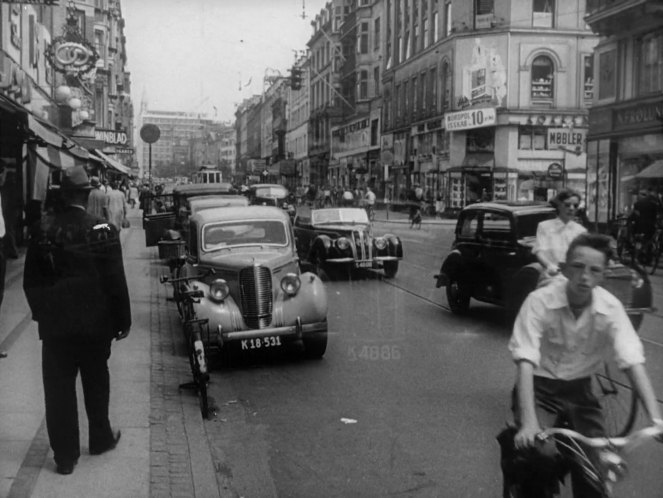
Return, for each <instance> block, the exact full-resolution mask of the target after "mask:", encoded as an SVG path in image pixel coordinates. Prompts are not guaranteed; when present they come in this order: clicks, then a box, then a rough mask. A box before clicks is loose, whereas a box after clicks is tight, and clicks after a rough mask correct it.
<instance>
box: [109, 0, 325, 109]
mask: <svg viewBox="0 0 663 498" xmlns="http://www.w3.org/2000/svg"><path fill="white" fill-rule="evenodd" d="M325 3H326V0H122V1H121V5H122V14H123V17H124V19H125V23H126V24H125V36H126V51H127V69H128V70H129V71H130V72H131V96H132V100H133V102H134V108H135V109H136V111H137V112H138V110H139V109H140V102H141V99H142V97H143V95H144V94H145V95H146V96H147V102H148V108H149V109H151V110H160V111H189V112H198V113H201V114H204V113H207V114H208V115H209V117H211V118H215V119H218V120H223V121H233V120H234V112H235V108H236V106H237V104H239V103H241V101H242V100H243V99H244V98H247V97H250V96H251V95H255V94H260V93H262V91H263V78H264V76H265V72H266V71H267V72H270V71H272V70H278V71H280V73H281V74H282V75H283V76H287V75H288V72H287V69H288V68H289V67H291V66H292V64H293V62H294V61H295V56H296V52H295V51H303V50H305V49H306V42H307V41H308V40H309V39H310V37H311V34H312V32H313V28H312V27H311V20H312V19H313V18H315V16H316V15H317V14H318V13H320V10H321V9H322V8H323V7H324V5H325ZM303 11H304V12H305V14H306V18H305V19H302V12H303ZM272 72H273V71H272ZM240 86H241V89H240ZM144 92H145V93H144ZM215 108H216V109H215Z"/></svg>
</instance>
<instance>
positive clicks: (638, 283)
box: [631, 269, 645, 289]
mask: <svg viewBox="0 0 663 498" xmlns="http://www.w3.org/2000/svg"><path fill="white" fill-rule="evenodd" d="M643 285H645V280H644V279H643V278H642V276H641V275H640V274H639V273H638V272H637V271H635V270H633V269H632V270H631V287H633V288H634V289H640V288H641V287H642V286H643Z"/></svg>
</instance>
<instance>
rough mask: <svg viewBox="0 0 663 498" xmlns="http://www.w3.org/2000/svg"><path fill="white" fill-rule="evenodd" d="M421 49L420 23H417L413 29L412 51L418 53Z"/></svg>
mask: <svg viewBox="0 0 663 498" xmlns="http://www.w3.org/2000/svg"><path fill="white" fill-rule="evenodd" d="M418 51H419V25H418V24H415V25H414V29H413V30H412V53H414V54H416V53H417V52H418Z"/></svg>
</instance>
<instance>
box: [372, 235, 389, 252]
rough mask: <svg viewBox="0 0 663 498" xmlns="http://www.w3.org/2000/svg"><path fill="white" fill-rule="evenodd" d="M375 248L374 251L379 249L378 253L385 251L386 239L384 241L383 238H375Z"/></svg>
mask: <svg viewBox="0 0 663 498" xmlns="http://www.w3.org/2000/svg"><path fill="white" fill-rule="evenodd" d="M375 247H376V249H379V250H380V251H382V250H383V249H385V248H386V247H387V239H385V238H383V237H378V238H376V239H375Z"/></svg>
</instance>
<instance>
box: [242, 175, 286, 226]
mask: <svg viewBox="0 0 663 498" xmlns="http://www.w3.org/2000/svg"><path fill="white" fill-rule="evenodd" d="M246 195H247V197H248V198H249V203H250V204H251V205H253V206H277V207H280V208H281V209H283V210H285V211H286V212H287V213H288V214H289V215H290V217H291V218H294V217H295V211H296V207H295V204H296V200H295V198H294V196H291V195H290V194H289V192H288V189H287V188H286V187H284V186H283V185H279V184H278V183H254V184H253V185H251V186H250V187H249V190H248V192H247V193H246Z"/></svg>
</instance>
